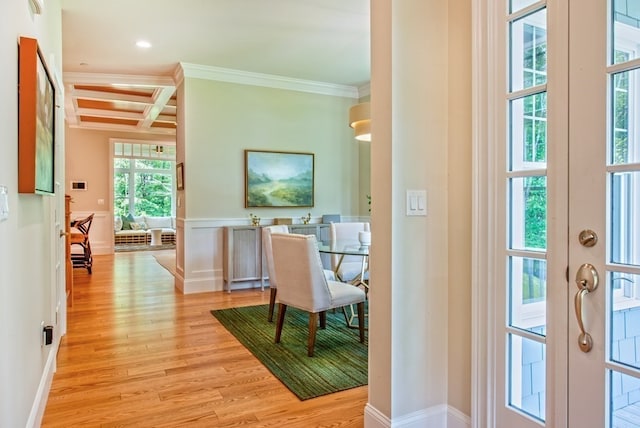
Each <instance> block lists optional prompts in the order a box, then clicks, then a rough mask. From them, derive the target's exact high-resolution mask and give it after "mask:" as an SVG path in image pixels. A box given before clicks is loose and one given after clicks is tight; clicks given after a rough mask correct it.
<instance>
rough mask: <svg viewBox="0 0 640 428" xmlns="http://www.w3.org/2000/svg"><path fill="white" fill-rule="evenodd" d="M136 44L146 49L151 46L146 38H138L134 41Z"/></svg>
mask: <svg viewBox="0 0 640 428" xmlns="http://www.w3.org/2000/svg"><path fill="white" fill-rule="evenodd" d="M136 46H137V47H139V48H144V49H148V48H150V47H151V43H149V42H147V41H146V40H138V41H137V42H136Z"/></svg>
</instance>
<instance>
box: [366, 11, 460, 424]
mask: <svg viewBox="0 0 640 428" xmlns="http://www.w3.org/2000/svg"><path fill="white" fill-rule="evenodd" d="M371 11H372V25H371V28H372V79H371V103H372V143H371V170H372V171H376V173H375V174H372V176H371V188H372V198H373V201H372V224H373V225H374V229H373V233H374V236H375V239H376V244H377V245H376V246H375V247H372V255H371V278H372V282H374V284H373V285H372V287H371V291H370V296H371V303H370V330H369V357H370V363H369V403H368V405H367V409H366V413H365V426H367V427H386V426H402V427H422V426H434V427H445V426H449V427H453V426H465V425H468V424H469V419H468V417H467V416H466V415H468V414H469V412H470V410H469V409H470V390H469V385H470V358H471V356H470V355H469V353H468V347H469V344H470V342H471V339H470V335H469V330H470V323H469V316H470V309H469V308H470V305H469V295H470V288H469V286H470V273H469V272H470V264H471V259H470V234H469V230H470V229H469V222H470V206H471V197H470V195H471V191H470V189H471V182H470V178H469V177H470V176H469V173H468V172H467V171H464V168H468V167H469V153H470V147H471V145H470V143H471V142H470V129H471V123H470V119H469V117H470V108H471V107H470V106H471V103H470V101H471V95H470V92H469V82H470V68H469V58H468V57H467V56H468V49H469V48H468V45H469V42H470V40H469V39H468V38H467V39H466V40H464V34H467V35H468V34H469V28H467V27H466V26H467V25H468V19H469V15H470V3H469V2H468V1H462V0H449V1H447V2H442V1H437V0H407V1H402V2H395V1H392V0H376V1H372V7H371ZM458 32H460V33H458ZM450 43H451V45H450ZM465 88H466V89H465ZM458 169H461V170H462V171H459V170H458ZM410 189H411V190H413V189H424V190H426V191H427V216H426V217H407V216H406V215H405V207H406V202H405V201H406V191H407V190H410ZM465 312H466V313H465ZM459 351H463V352H467V353H458V352H459ZM465 383H466V387H465V386H464V384H465Z"/></svg>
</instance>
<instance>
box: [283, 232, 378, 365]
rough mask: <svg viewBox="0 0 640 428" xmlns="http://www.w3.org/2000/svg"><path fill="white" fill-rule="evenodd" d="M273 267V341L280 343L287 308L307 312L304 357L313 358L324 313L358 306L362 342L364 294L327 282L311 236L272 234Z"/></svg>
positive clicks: (324, 318) (355, 288)
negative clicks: (275, 289) (275, 282)
mask: <svg viewBox="0 0 640 428" xmlns="http://www.w3.org/2000/svg"><path fill="white" fill-rule="evenodd" d="M271 246H272V250H273V265H274V269H275V273H276V277H277V279H278V300H279V305H278V321H277V324H276V337H275V342H276V343H280V338H281V336H282V327H283V325H284V319H285V314H286V311H287V307H289V306H293V307H295V308H298V309H301V310H303V311H306V312H308V313H309V337H308V339H307V355H308V356H309V357H312V356H313V351H314V347H315V342H316V330H317V328H318V318H320V327H321V328H325V327H326V323H327V317H326V311H328V310H330V309H334V308H340V307H343V306H347V305H353V304H355V305H357V308H358V329H359V331H360V342H364V330H365V328H364V302H365V298H366V296H365V293H364V291H362V290H361V289H360V288H358V287H354V286H353V285H351V284H347V283H344V282H338V281H332V280H327V278H326V277H325V275H324V271H323V267H322V261H321V260H320V253H319V251H318V244H317V242H316V237H315V236H314V235H298V234H293V233H292V234H281V233H280V234H273V235H272V236H271Z"/></svg>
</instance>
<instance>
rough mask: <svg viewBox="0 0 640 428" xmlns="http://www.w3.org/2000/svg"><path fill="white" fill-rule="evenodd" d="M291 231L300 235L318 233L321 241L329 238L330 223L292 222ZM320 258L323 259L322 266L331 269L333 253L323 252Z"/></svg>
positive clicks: (318, 238)
mask: <svg viewBox="0 0 640 428" xmlns="http://www.w3.org/2000/svg"><path fill="white" fill-rule="evenodd" d="M289 232H291V233H299V234H300V235H316V239H317V240H318V241H320V242H323V241H324V242H326V241H328V240H329V225H328V224H324V223H315V224H292V225H289ZM320 260H322V266H323V267H324V268H325V269H331V254H325V253H321V254H320Z"/></svg>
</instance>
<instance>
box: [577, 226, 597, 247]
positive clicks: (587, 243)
mask: <svg viewBox="0 0 640 428" xmlns="http://www.w3.org/2000/svg"><path fill="white" fill-rule="evenodd" d="M578 240H579V241H580V245H582V246H583V247H593V246H594V245H596V244H597V243H598V235H597V234H596V233H595V232H594V231H593V230H591V229H585V230H583V231H582V232H580V234H579V235H578Z"/></svg>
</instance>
